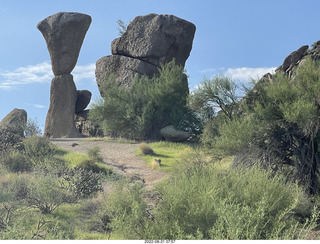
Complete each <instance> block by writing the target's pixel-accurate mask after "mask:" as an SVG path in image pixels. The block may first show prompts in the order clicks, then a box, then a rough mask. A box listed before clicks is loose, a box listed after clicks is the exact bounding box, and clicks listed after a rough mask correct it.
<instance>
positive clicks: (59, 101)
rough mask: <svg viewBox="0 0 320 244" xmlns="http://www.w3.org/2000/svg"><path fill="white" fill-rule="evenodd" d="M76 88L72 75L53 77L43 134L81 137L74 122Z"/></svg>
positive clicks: (55, 136)
mask: <svg viewBox="0 0 320 244" xmlns="http://www.w3.org/2000/svg"><path fill="white" fill-rule="evenodd" d="M76 100H77V89H76V86H75V84H74V81H73V77H72V75H60V76H56V77H54V78H53V80H52V82H51V89H50V107H49V111H48V114H47V118H46V128H45V136H47V137H49V138H51V137H53V138H60V137H71V138H72V137H81V134H80V133H79V131H78V130H77V129H76V127H75V124H74V114H75V106H76Z"/></svg>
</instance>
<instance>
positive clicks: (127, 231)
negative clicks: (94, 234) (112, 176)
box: [101, 180, 148, 240]
mask: <svg viewBox="0 0 320 244" xmlns="http://www.w3.org/2000/svg"><path fill="white" fill-rule="evenodd" d="M146 207H147V205H146V203H145V202H144V201H143V186H142V185H141V184H138V183H135V184H133V185H132V184H131V185H130V184H129V181H126V180H121V181H118V182H116V183H115V185H114V190H113V191H112V193H111V195H110V196H109V197H108V198H106V201H105V203H104V213H103V214H102V216H101V219H102V220H103V222H104V223H105V224H106V226H107V228H108V229H112V231H113V233H114V234H115V233H117V234H119V235H120V236H121V237H123V239H130V240H132V239H143V237H144V236H145V231H146V229H145V228H146V222H147V221H148V215H147V212H146Z"/></svg>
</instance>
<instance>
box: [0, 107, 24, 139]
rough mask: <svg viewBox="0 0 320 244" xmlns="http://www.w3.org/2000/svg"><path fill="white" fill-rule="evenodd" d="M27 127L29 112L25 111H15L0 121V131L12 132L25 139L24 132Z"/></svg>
mask: <svg viewBox="0 0 320 244" xmlns="http://www.w3.org/2000/svg"><path fill="white" fill-rule="evenodd" d="M26 125H27V112H26V111H25V110H24V109H17V108H15V109H13V110H12V111H11V112H10V113H9V114H7V115H6V117H4V118H3V119H2V120H1V121H0V130H2V131H3V130H5V131H10V133H14V134H17V135H18V136H20V137H24V130H25V129H26Z"/></svg>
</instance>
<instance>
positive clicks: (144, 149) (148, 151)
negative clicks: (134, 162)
mask: <svg viewBox="0 0 320 244" xmlns="http://www.w3.org/2000/svg"><path fill="white" fill-rule="evenodd" d="M139 149H140V150H141V152H142V154H143V155H155V153H154V151H153V150H152V148H151V147H150V146H149V145H148V144H147V143H140V144H139Z"/></svg>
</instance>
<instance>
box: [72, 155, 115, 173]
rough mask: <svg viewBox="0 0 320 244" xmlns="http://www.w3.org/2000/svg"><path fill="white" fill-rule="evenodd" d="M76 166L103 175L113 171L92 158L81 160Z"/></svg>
mask: <svg viewBox="0 0 320 244" xmlns="http://www.w3.org/2000/svg"><path fill="white" fill-rule="evenodd" d="M77 167H79V168H81V169H84V170H86V171H92V172H93V173H103V174H104V175H110V174H112V173H113V171H112V168H110V167H107V166H105V165H103V164H100V163H97V162H96V161H95V160H92V159H89V160H85V161H82V162H81V163H80V164H78V166H77Z"/></svg>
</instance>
